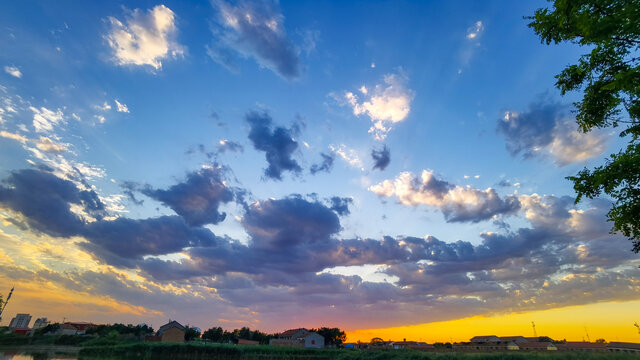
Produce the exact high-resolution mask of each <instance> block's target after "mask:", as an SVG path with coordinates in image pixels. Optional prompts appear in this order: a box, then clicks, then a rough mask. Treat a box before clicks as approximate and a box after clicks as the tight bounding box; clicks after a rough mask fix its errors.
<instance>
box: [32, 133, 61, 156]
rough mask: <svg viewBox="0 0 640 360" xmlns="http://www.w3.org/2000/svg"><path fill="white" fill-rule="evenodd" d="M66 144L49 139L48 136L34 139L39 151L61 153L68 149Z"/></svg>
mask: <svg viewBox="0 0 640 360" xmlns="http://www.w3.org/2000/svg"><path fill="white" fill-rule="evenodd" d="M67 146H68V145H67V144H61V143H58V142H55V141H53V140H51V139H50V138H48V137H45V136H40V139H38V140H37V141H36V147H37V148H38V149H40V150H41V151H44V152H46V153H51V154H62V153H64V152H67V151H69V149H68V148H67Z"/></svg>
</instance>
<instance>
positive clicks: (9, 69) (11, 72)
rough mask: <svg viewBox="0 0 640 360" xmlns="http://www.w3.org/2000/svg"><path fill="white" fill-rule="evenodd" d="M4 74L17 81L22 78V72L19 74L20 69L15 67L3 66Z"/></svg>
mask: <svg viewBox="0 0 640 360" xmlns="http://www.w3.org/2000/svg"><path fill="white" fill-rule="evenodd" d="M4 72H6V73H7V74H9V75H11V76H13V77H17V78H18V79H20V78H21V77H22V72H20V69H18V68H17V67H15V66H5V67H4Z"/></svg>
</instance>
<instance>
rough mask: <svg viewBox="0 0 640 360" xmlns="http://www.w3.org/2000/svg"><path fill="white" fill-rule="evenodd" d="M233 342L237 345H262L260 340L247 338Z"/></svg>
mask: <svg viewBox="0 0 640 360" xmlns="http://www.w3.org/2000/svg"><path fill="white" fill-rule="evenodd" d="M233 343H234V344H236V345H260V341H255V340H247V339H238V340H233Z"/></svg>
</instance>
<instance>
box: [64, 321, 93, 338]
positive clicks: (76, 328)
mask: <svg viewBox="0 0 640 360" xmlns="http://www.w3.org/2000/svg"><path fill="white" fill-rule="evenodd" d="M92 327H96V324H93V323H90V322H66V323H63V324H62V325H61V326H60V329H59V330H58V333H59V334H61V335H84V334H86V333H87V330H89V329H90V328H92Z"/></svg>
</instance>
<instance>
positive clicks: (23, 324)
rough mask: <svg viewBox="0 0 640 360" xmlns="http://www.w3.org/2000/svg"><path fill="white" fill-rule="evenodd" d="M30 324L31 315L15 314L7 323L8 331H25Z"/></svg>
mask: <svg viewBox="0 0 640 360" xmlns="http://www.w3.org/2000/svg"><path fill="white" fill-rule="evenodd" d="M30 322H31V315H29V314H17V315H16V317H14V318H13V319H11V322H10V323H9V329H12V330H13V329H27V328H29V323H30Z"/></svg>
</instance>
